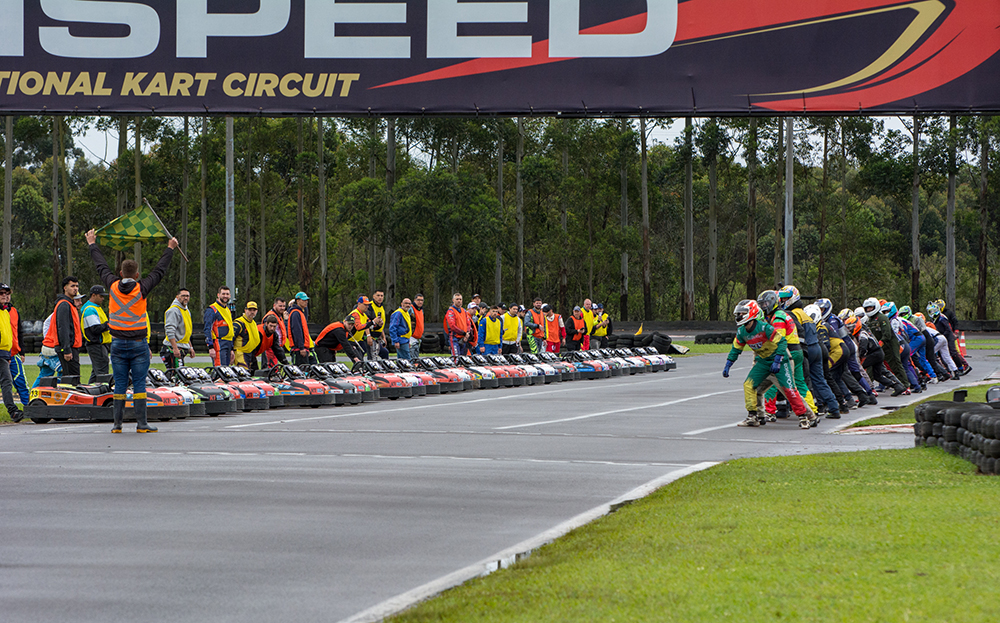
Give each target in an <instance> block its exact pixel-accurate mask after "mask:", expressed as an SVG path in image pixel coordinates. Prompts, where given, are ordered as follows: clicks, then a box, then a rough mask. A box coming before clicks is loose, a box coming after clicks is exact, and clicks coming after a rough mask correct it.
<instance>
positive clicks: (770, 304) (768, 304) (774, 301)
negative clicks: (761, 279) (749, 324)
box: [757, 290, 778, 317]
mask: <svg viewBox="0 0 1000 623" xmlns="http://www.w3.org/2000/svg"><path fill="white" fill-rule="evenodd" d="M757 305H759V306H760V311H762V312H764V315H765V316H768V317H769V316H770V315H771V314H773V313H774V311H775V310H776V309H778V293H777V291H775V290H764V291H763V292H761V293H760V296H758V297H757Z"/></svg>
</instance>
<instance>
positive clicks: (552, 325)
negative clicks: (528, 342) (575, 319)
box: [545, 314, 562, 343]
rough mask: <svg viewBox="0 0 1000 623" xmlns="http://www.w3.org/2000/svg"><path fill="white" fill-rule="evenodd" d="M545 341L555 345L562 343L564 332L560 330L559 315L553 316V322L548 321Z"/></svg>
mask: <svg viewBox="0 0 1000 623" xmlns="http://www.w3.org/2000/svg"><path fill="white" fill-rule="evenodd" d="M545 341H546V342H553V343H555V342H561V341H562V332H561V331H560V330H559V314H556V315H555V316H553V317H552V320H548V319H546V321H545Z"/></svg>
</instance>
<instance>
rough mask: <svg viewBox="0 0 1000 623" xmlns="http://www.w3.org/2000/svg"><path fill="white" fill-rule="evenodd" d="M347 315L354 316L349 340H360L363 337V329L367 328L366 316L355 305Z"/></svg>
mask: <svg viewBox="0 0 1000 623" xmlns="http://www.w3.org/2000/svg"><path fill="white" fill-rule="evenodd" d="M349 315H350V316H353V317H354V334H353V335H351V341H352V342H360V341H361V340H363V339H364V337H365V329H366V328H368V316H367V315H365V314H362V313H361V310H360V309H358V308H357V307H355V308H354V309H352V310H351V313H350V314H349Z"/></svg>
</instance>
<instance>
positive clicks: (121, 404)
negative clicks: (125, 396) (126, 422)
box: [111, 398, 125, 433]
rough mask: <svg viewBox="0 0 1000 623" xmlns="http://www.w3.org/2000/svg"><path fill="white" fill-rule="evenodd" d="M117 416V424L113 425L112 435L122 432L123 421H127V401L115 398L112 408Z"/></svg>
mask: <svg viewBox="0 0 1000 623" xmlns="http://www.w3.org/2000/svg"><path fill="white" fill-rule="evenodd" d="M111 408H112V409H113V410H114V414H115V423H114V424H112V425H111V432H112V433H120V432H122V420H123V419H125V401H124V400H119V399H117V398H115V401H114V403H113V405H112V407H111Z"/></svg>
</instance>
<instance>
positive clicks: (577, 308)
mask: <svg viewBox="0 0 1000 623" xmlns="http://www.w3.org/2000/svg"><path fill="white" fill-rule="evenodd" d="M573 311H575V312H578V311H583V310H582V309H580V306H579V305H577V306H576V307H574V308H573Z"/></svg>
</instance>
